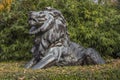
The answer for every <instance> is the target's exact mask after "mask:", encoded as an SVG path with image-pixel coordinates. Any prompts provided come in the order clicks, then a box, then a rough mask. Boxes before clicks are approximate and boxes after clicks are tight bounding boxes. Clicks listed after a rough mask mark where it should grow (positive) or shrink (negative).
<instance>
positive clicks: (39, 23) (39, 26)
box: [28, 7, 65, 34]
mask: <svg viewBox="0 0 120 80" xmlns="http://www.w3.org/2000/svg"><path fill="white" fill-rule="evenodd" d="M28 23H29V25H30V27H31V29H30V34H36V33H38V32H44V31H47V30H48V29H50V28H52V26H51V25H53V24H61V25H62V24H63V25H64V24H65V20H64V17H63V16H62V14H61V13H60V12H59V11H57V10H55V9H53V8H50V7H48V8H46V9H45V10H42V11H39V12H36V11H31V12H30V13H29V20H28Z"/></svg>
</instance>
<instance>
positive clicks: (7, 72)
mask: <svg viewBox="0 0 120 80" xmlns="http://www.w3.org/2000/svg"><path fill="white" fill-rule="evenodd" d="M25 63H26V62H25V61H20V62H0V80H120V59H116V60H112V61H107V64H104V65H89V66H65V67H56V66H54V67H50V68H47V69H39V70H31V69H25V68H24V67H23V66H24V64H25Z"/></svg>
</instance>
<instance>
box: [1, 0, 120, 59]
mask: <svg viewBox="0 0 120 80" xmlns="http://www.w3.org/2000/svg"><path fill="white" fill-rule="evenodd" d="M47 6H51V7H54V8H56V9H58V10H60V11H61V12H62V13H63V15H64V16H65V19H66V21H67V28H68V30H69V33H70V39H71V40H72V41H75V42H77V43H79V44H80V45H82V46H84V47H86V48H87V47H93V48H95V49H97V50H98V51H99V52H100V53H101V55H106V56H108V55H112V54H113V53H114V54H116V53H118V52H120V32H119V31H120V14H119V12H120V10H119V8H118V7H116V6H111V5H101V4H94V3H93V2H90V1H87V0H86V1H84V0H16V1H15V2H13V4H12V8H11V11H10V12H9V13H8V12H2V13H0V59H1V60H21V59H29V58H30V57H31V54H30V52H29V51H30V49H31V47H32V44H33V38H34V36H31V35H29V34H28V30H29V29H30V27H29V26H28V23H27V19H28V15H27V14H28V12H29V11H33V10H35V11H39V10H41V9H43V8H44V7H47Z"/></svg>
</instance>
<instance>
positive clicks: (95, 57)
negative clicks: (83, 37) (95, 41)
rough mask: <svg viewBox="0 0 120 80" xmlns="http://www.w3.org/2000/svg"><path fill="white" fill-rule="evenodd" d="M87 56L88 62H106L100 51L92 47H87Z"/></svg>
mask: <svg viewBox="0 0 120 80" xmlns="http://www.w3.org/2000/svg"><path fill="white" fill-rule="evenodd" d="M85 57H86V60H87V61H86V62H91V63H92V64H105V61H104V60H103V59H102V57H101V56H100V55H99V53H98V52H97V51H96V50H94V49H92V48H87V49H86V51H85ZM91 63H90V64H91ZM88 64H89V63H88Z"/></svg>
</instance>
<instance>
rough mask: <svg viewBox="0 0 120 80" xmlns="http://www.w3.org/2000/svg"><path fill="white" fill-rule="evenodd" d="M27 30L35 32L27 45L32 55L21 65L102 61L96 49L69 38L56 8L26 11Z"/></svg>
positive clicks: (61, 64) (81, 63) (36, 66)
mask: <svg viewBox="0 0 120 80" xmlns="http://www.w3.org/2000/svg"><path fill="white" fill-rule="evenodd" d="M29 25H30V27H31V29H30V32H29V33H30V34H33V35H35V39H34V46H33V48H32V49H31V52H32V53H33V58H32V59H31V60H30V62H28V63H27V64H26V65H25V68H32V69H41V68H46V67H49V66H53V65H57V66H65V65H84V64H104V63H105V62H104V60H103V59H102V58H101V56H100V55H99V53H98V52H97V51H96V50H94V49H92V48H87V49H85V48H84V47H82V46H80V45H78V44H77V43H74V42H72V41H70V39H69V35H68V33H67V27H66V20H65V19H64V17H63V15H62V14H61V12H60V11H58V10H56V9H54V8H51V7H47V8H45V9H44V10H42V11H39V12H35V11H31V12H30V13H29Z"/></svg>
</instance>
